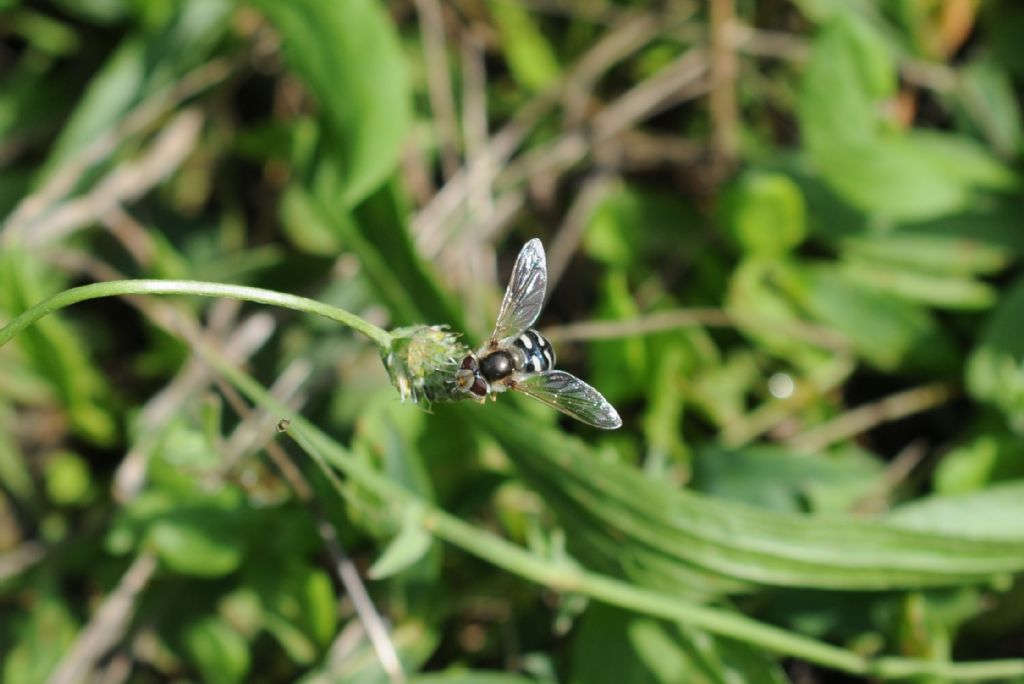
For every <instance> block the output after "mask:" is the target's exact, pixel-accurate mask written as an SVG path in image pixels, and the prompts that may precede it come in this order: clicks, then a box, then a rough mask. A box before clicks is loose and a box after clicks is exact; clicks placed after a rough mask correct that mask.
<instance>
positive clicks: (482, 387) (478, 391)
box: [469, 378, 487, 397]
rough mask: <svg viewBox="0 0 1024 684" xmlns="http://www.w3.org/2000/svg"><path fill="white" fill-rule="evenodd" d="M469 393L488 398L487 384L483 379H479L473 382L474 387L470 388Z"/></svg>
mask: <svg viewBox="0 0 1024 684" xmlns="http://www.w3.org/2000/svg"><path fill="white" fill-rule="evenodd" d="M469 391H470V392H471V393H473V394H475V395H476V396H478V397H486V396H487V382H486V381H485V380H484V379H483V378H477V379H476V380H474V381H473V386H472V387H470V388H469Z"/></svg>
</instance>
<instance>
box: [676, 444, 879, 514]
mask: <svg viewBox="0 0 1024 684" xmlns="http://www.w3.org/2000/svg"><path fill="white" fill-rule="evenodd" d="M883 470H884V469H883V467H882V464H881V462H879V461H878V460H877V459H875V458H873V457H871V456H870V455H868V454H866V453H864V452H862V451H860V450H859V449H854V448H851V449H847V450H845V451H842V452H839V453H833V454H800V453H793V452H792V451H789V450H787V449H785V448H782V447H777V446H767V445H765V446H753V447H747V448H744V449H725V448H723V447H720V446H717V445H710V446H708V447H706V448H704V449H701V450H699V451H698V452H697V456H696V458H695V459H694V472H693V482H692V485H693V487H694V488H695V489H698V490H700V491H702V492H706V493H708V494H713V495H715V496H718V497H722V498H725V499H730V500H732V501H736V502H741V503H746V504H752V505H755V506H763V507H765V508H771V509H774V510H780V511H802V512H811V513H822V512H833V513H841V512H843V511H845V510H847V509H848V508H849V507H850V506H851V505H852V504H853V503H854V502H856V501H857V500H858V499H860V498H861V497H863V496H865V495H867V494H869V493H871V492H872V491H874V489H875V488H877V487H878V486H879V485H881V484H882V482H881V480H882V475H883Z"/></svg>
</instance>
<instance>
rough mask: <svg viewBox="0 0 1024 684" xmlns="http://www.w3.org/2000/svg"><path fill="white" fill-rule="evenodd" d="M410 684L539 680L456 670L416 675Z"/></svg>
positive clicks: (515, 683) (531, 683) (530, 683)
mask: <svg viewBox="0 0 1024 684" xmlns="http://www.w3.org/2000/svg"><path fill="white" fill-rule="evenodd" d="M409 684H538V680H536V679H533V678H531V677H524V676H523V675H517V674H510V673H508V672H488V671H486V670H455V671H450V672H433V673H431V674H421V675H415V676H413V677H411V678H410V679H409Z"/></svg>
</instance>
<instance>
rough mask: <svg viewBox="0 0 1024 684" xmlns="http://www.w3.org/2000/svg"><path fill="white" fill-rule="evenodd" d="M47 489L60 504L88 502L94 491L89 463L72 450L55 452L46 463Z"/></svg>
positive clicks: (51, 497) (72, 504)
mask: <svg viewBox="0 0 1024 684" xmlns="http://www.w3.org/2000/svg"><path fill="white" fill-rule="evenodd" d="M46 491H47V493H48V494H49V495H50V500H51V501H53V503H55V504H57V505H58V506H74V505H79V504H83V503H86V502H87V501H88V499H89V497H90V495H91V493H92V479H91V477H90V473H89V464H88V463H86V462H85V460H84V459H83V458H82V457H81V456H79V455H78V454H75V453H72V452H70V451H63V452H59V453H57V454H54V455H53V456H51V457H50V459H49V460H48V461H47V463H46Z"/></svg>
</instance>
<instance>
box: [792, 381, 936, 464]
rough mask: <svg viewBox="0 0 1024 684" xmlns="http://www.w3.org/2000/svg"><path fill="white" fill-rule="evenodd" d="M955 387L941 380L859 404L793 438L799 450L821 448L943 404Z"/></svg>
mask: <svg viewBox="0 0 1024 684" xmlns="http://www.w3.org/2000/svg"><path fill="white" fill-rule="evenodd" d="M953 394H954V393H953V388H952V387H950V386H949V385H947V384H945V383H941V382H935V383H930V384H927V385H922V386H920V387H914V388H911V389H909V390H904V391H902V392H897V393H896V394H893V395H890V396H888V397H885V398H884V399H880V400H879V401H876V402H872V403H870V404H865V405H864V406H858V407H857V408H855V409H850V410H849V411H846V412H845V413H842V414H840V415H838V416H836V417H835V418H833V419H832V420H829V421H827V422H825V423H822V424H821V425H817V426H815V427H813V428H811V429H809V430H807V431H805V432H803V433H801V434H799V435H796V436H795V437H793V438H791V439H790V440H789V444H790V446H792V447H793V448H794V449H796V450H798V451H808V452H815V451H821V450H822V449H825V448H827V447H829V446H830V445H832V444H835V443H836V442H841V441H843V440H845V439H850V438H852V437H856V436H857V435H859V434H862V433H865V432H868V431H869V430H872V429H874V428H876V427H878V426H879V425H881V424H883V423H889V422H892V421H894V420H899V419H901V418H906V417H907V416H911V415H914V414H915V413H921V412H923V411H928V410H930V409H933V408H935V407H936V406H941V405H942V404H944V403H946V402H947V401H949V400H950V399H951V398H952V397H953Z"/></svg>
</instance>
